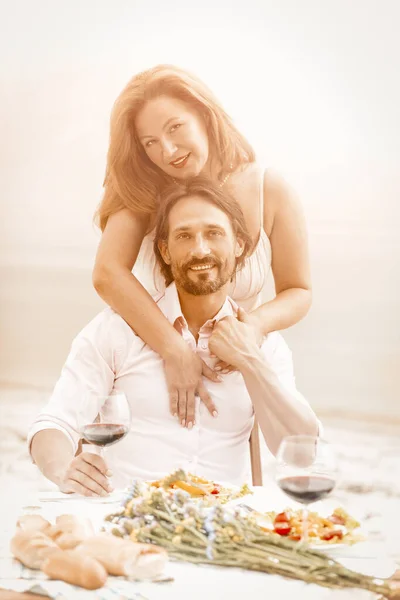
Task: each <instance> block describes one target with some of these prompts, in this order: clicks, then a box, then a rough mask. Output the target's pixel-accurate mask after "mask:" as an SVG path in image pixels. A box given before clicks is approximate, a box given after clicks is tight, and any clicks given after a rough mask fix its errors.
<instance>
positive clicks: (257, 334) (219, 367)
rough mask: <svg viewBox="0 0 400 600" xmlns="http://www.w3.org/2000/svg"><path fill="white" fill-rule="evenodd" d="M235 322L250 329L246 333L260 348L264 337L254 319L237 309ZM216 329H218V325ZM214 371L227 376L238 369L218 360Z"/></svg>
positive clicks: (241, 309) (242, 310)
mask: <svg viewBox="0 0 400 600" xmlns="http://www.w3.org/2000/svg"><path fill="white" fill-rule="evenodd" d="M237 320H238V321H240V322H241V323H245V324H246V325H247V326H248V327H249V328H251V331H250V330H249V332H248V333H249V335H250V336H251V337H252V338H254V339H255V340H256V342H257V345H258V347H259V348H260V347H261V346H262V343H263V341H264V336H263V334H262V333H261V330H260V328H259V327H258V324H257V322H256V319H255V318H253V316H252V315H251V314H247V313H246V311H245V310H244V309H243V308H239V311H238V314H237ZM216 327H218V324H217V326H216ZM211 340H212V335H211V338H210V341H211ZM214 340H215V338H214ZM211 344H213V341H211ZM214 370H215V371H217V372H218V373H221V375H227V374H228V373H233V372H234V371H237V370H238V369H237V367H235V366H234V365H232V364H229V363H228V362H226V361H225V360H218V362H217V363H216V364H215V367H214Z"/></svg>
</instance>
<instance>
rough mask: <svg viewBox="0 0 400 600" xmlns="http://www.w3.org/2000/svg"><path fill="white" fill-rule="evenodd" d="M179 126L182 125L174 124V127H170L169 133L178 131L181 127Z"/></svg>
mask: <svg viewBox="0 0 400 600" xmlns="http://www.w3.org/2000/svg"><path fill="white" fill-rule="evenodd" d="M181 125H182V123H175V125H172V127H171V129H170V132H171V133H173V132H174V131H176V130H177V129H179V127H181Z"/></svg>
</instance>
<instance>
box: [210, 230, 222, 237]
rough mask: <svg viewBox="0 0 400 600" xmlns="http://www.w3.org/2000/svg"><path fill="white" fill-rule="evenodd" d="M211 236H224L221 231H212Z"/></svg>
mask: <svg viewBox="0 0 400 600" xmlns="http://www.w3.org/2000/svg"><path fill="white" fill-rule="evenodd" d="M210 235H211V236H219V235H222V234H221V232H220V231H217V230H215V231H210Z"/></svg>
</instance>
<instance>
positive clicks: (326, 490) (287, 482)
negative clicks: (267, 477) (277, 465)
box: [278, 475, 335, 504]
mask: <svg viewBox="0 0 400 600" xmlns="http://www.w3.org/2000/svg"><path fill="white" fill-rule="evenodd" d="M278 485H279V487H280V488H281V490H282V491H284V492H285V494H287V495H288V496H290V497H291V498H293V499H294V500H297V502H301V503H302V504H308V503H309V502H315V501H316V500H322V498H325V497H326V496H327V495H328V494H330V493H331V491H332V490H333V488H334V487H335V480H334V479H330V478H329V477H321V476H318V475H297V476H293V477H283V478H282V479H279V480H278Z"/></svg>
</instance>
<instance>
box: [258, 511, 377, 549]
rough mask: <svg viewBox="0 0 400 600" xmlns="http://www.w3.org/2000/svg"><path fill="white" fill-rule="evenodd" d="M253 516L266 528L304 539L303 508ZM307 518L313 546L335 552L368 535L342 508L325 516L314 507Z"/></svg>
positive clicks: (309, 535) (312, 547)
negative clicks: (363, 532)
mask: <svg viewBox="0 0 400 600" xmlns="http://www.w3.org/2000/svg"><path fill="white" fill-rule="evenodd" d="M252 518H254V519H255V520H256V522H257V524H258V525H259V526H260V527H261V529H262V530H263V531H270V532H271V533H274V534H276V535H280V536H282V537H286V538H287V539H291V540H293V541H298V542H299V541H301V536H302V531H303V511H302V510H293V509H286V510H284V511H282V512H274V511H271V512H266V513H259V512H254V513H253V515H252ZM307 522H308V526H307V530H308V543H309V547H310V548H311V549H313V550H319V551H326V552H332V551H334V550H337V549H339V548H343V547H344V546H349V545H353V544H356V543H357V542H360V541H363V540H364V539H365V538H364V536H363V535H362V533H361V532H360V523H359V522H358V521H357V520H356V519H355V518H354V517H352V516H350V515H349V514H348V513H347V512H346V511H345V510H344V509H343V508H335V509H334V510H333V511H332V513H331V514H329V515H328V516H326V517H324V516H322V515H320V514H319V513H317V512H312V511H311V512H309V513H308V517H307Z"/></svg>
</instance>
